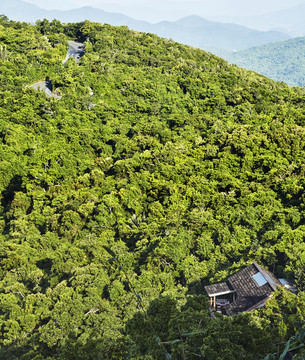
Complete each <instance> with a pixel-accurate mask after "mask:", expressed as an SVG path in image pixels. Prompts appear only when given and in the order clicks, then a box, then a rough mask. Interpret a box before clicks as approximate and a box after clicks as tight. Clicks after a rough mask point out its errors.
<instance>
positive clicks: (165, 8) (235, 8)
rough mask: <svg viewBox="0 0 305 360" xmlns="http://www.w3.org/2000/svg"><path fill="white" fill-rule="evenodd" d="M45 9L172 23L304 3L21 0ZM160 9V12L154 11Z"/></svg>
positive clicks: (266, 0) (277, 0)
mask: <svg viewBox="0 0 305 360" xmlns="http://www.w3.org/2000/svg"><path fill="white" fill-rule="evenodd" d="M23 1H26V2H29V3H32V4H35V5H38V6H39V7H41V8H45V9H62V10H64V9H69V8H70V9H71V8H73V7H81V6H94V7H98V8H101V9H103V10H106V11H115V12H121V13H124V14H126V15H129V16H132V17H135V18H142V19H143V20H148V21H149V20H151V21H159V20H174V19H175V18H179V17H183V16H185V15H191V14H197V15H201V16H203V17H213V16H241V15H260V14H265V13H268V12H273V11H276V10H282V9H287V8H291V7H293V6H296V5H299V4H304V3H305V0H289V1H287V0H255V1H249V0H52V1H50V0H23ZM158 8H160V9H161V8H162V12H161V11H158Z"/></svg>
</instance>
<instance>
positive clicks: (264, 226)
mask: <svg viewBox="0 0 305 360" xmlns="http://www.w3.org/2000/svg"><path fill="white" fill-rule="evenodd" d="M71 38H73V39H74V40H83V41H85V45H86V54H85V56H84V57H82V58H81V59H80V62H79V63H78V64H76V62H75V61H74V60H73V59H69V60H68V61H67V63H66V64H65V66H63V65H62V61H63V60H64V59H65V56H66V51H67V41H68V40H70V39H71ZM0 46H1V48H0V49H1V53H0V55H1V58H0V69H1V71H0V84H1V85H0V156H1V159H0V172H1V178H0V265H1V267H0V346H1V348H0V358H3V359H5V358H8V359H20V360H27V359H50V358H57V359H65V360H70V359H71V360H72V359H88V360H89V359H99V358H101V359H128V356H129V358H131V357H130V356H135V357H134V359H136V358H137V356H147V357H146V359H159V358H160V357H159V356H162V357H163V356H164V357H165V356H167V357H168V356H169V354H170V355H171V356H172V358H177V359H180V358H181V356H183V355H181V354H183V351H184V352H185V354H186V353H187V354H188V355H187V358H188V359H192V356H193V355H191V354H193V352H195V353H196V354H201V355H200V356H202V357H203V358H204V356H208V357H209V358H210V359H212V358H213V357H214V358H215V356H216V355H215V351H216V350H215V347H218V346H219V344H217V342H215V341H216V340H215V339H214V340H213V341H214V342H213V341H212V339H211V340H209V341H208V340H205V339H208V336H209V334H211V333H213V332H214V333H216V332H218V329H219V327H221V326H223V327H225V328H227V329H228V331H233V330H234V329H235V330H234V331H236V333H234V341H235V342H232V341H231V340H230V338H228V337H224V338H221V337H220V338H219V342H221V343H227V342H228V341H229V342H230V343H231V344H232V347H230V348H229V347H228V353H226V352H223V353H221V356H222V358H223V359H229V358H232V357H235V358H238V357H236V356H237V355H236V354H237V353H240V354H242V356H244V357H246V358H248V359H252V358H254V356H255V355H257V354H259V356H260V355H262V357H263V356H265V355H266V354H267V353H268V352H272V351H273V350H274V349H273V348H272V346H270V348H269V347H268V345H267V344H266V345H264V347H262V346H261V344H262V342H261V339H262V332H264V331H265V332H266V333H267V334H268V331H269V328H268V324H267V325H266V324H265V323H264V321H263V320H261V319H260V317H258V320H257V319H256V318H255V319H256V320H255V319H252V318H251V317H243V316H241V317H238V318H237V319H217V320H215V322H210V321H209V320H208V315H207V313H206V301H205V299H203V298H202V297H199V298H197V297H192V296H190V297H186V294H187V293H188V292H190V293H191V292H194V289H195V290H196V291H197V292H200V291H201V292H202V285H204V284H206V283H208V282H210V281H217V280H223V279H224V278H226V277H227V276H228V275H229V274H231V273H233V272H235V271H237V270H238V269H240V268H242V267H243V266H244V265H246V264H248V263H250V262H252V261H253V260H256V261H258V262H260V263H261V264H262V265H264V266H266V267H269V268H270V269H274V270H275V271H276V273H277V274H278V275H283V274H286V275H289V276H290V277H291V278H293V277H294V276H295V277H296V278H297V279H298V282H299V283H300V284H301V283H302V281H303V279H302V274H300V272H299V271H298V269H299V264H300V263H303V262H304V254H305V246H304V241H303V239H304V232H305V230H304V210H305V208H304V207H305V203H304V196H303V193H304V184H305V182H304V180H305V172H304V157H305V150H304V149H305V131H304V123H305V113H304V95H305V93H304V90H302V89H301V88H295V89H292V88H289V87H288V86H286V85H284V84H278V83H276V82H273V81H271V80H268V79H267V78H265V77H262V76H259V75H257V74H255V73H252V72H247V71H245V70H243V69H239V68H238V67H235V66H230V65H228V64H227V63H226V62H225V61H224V60H222V59H220V58H217V57H215V56H213V55H211V54H209V53H206V52H203V51H201V50H198V49H193V48H190V47H186V46H183V45H180V44H177V43H174V42H173V41H168V40H163V39H160V38H158V37H157V36H155V35H152V34H141V33H137V32H134V31H129V30H128V28H126V27H117V28H116V27H111V26H109V25H104V26H102V25H100V24H94V23H91V22H88V21H85V22H83V23H78V24H66V25H62V24H60V23H59V22H57V21H56V20H54V21H52V22H48V21H45V20H43V21H38V22H37V24H36V25H35V26H32V25H29V24H21V23H15V22H11V21H8V20H7V19H5V18H3V19H2V20H1V24H0ZM46 79H48V80H50V81H52V83H53V87H54V89H57V91H58V92H59V93H60V94H61V96H62V99H61V100H58V99H55V98H48V97H46V96H45V94H44V93H43V92H40V91H35V90H34V89H32V88H31V87H29V86H28V85H31V84H33V83H35V82H38V81H42V80H46ZM117 259H118V260H117ZM109 260H110V261H109ZM200 289H201V290H200ZM154 299H157V300H155V301H156V302H151V301H153V300H154ZM156 304H159V305H160V307H159V306H157V307H156ZM285 306H286V305H285ZM285 306H284V307H285ZM162 309H163V310H162ZM145 314H146V315H147V316H146V315H145ZM145 316H146V317H145ZM147 318H150V319H151V320H150V321H151V322H152V323H153V322H156V324H153V329H154V330H152V328H151V326H150V325H149V324H148V325H147V321H148V320H147ZM198 319H201V320H202V321H201V320H200V321H199V320H198ZM255 321H257V323H258V324H256V325H253V322H255ZM260 321H261V323H262V324H263V325H261V323H260ZM126 324H128V326H127V328H126V329H125V326H126ZM137 324H141V326H140V327H139V328H137ZM276 326H277V325H276ZM245 328H246V329H249V334H252V333H253V335H251V336H252V338H251V339H253V341H252V340H251V341H250V339H249V344H241V340H240V339H241V334H242V333H243V331H245V330H244V329H245ZM287 329H288V330H287V331H286V333H285V332H284V333H283V334H281V335H280V336H282V338H281V341H284V340H286V339H288V336H290V335H291V331H292V329H291V328H289V326H288V325H287ZM197 332H199V333H200V334H198V333H197ZM126 333H127V334H128V336H126ZM183 334H191V335H183ZM249 336H250V335H249ZM278 336H279V332H275V333H274V338H273V340H272V341H270V342H269V343H270V344H271V345H273V343H275V340H274V339H275V338H276V337H278ZM133 338H134V339H135V340H132V339H133ZM181 338H182V340H181ZM265 338H266V339H267V340H269V337H268V336H267V337H266V336H265ZM176 340H177V341H176ZM132 341H134V342H132ZM159 342H160V346H159V345H158V343H159ZM264 344H265V343H264ZM182 345H183V349H184V350H182ZM164 349H165V350H166V351H165V350H164ZM146 351H147V354H146V353H145V352H146ZM166 354H168V355H166ZM149 356H150V357H149ZM194 356H195V355H194ZM226 356H227V357H226ZM140 358H141V357H139V358H138V359H140Z"/></svg>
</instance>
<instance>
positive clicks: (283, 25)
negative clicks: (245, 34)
mask: <svg viewBox="0 0 305 360" xmlns="http://www.w3.org/2000/svg"><path fill="white" fill-rule="evenodd" d="M304 17H305V4H300V5H298V6H295V7H292V8H290V9H285V10H280V11H275V12H270V13H268V14H265V15H260V16H231V17H223V16H222V17H213V19H218V21H224V22H234V23H236V24H240V25H243V26H248V27H250V28H253V29H257V30H264V31H266V30H273V29H276V30H278V31H284V32H287V33H290V34H291V36H302V35H305V22H304Z"/></svg>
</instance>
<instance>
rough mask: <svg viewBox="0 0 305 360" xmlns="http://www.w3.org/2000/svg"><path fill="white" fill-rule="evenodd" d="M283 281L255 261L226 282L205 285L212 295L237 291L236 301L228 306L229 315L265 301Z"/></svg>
mask: <svg viewBox="0 0 305 360" xmlns="http://www.w3.org/2000/svg"><path fill="white" fill-rule="evenodd" d="M278 285H281V283H280V282H279V281H278V279H277V278H276V277H275V276H274V275H273V274H272V273H271V272H270V271H268V270H266V269H264V268H262V267H261V266H259V265H258V264H256V263H255V262H254V263H253V264H251V265H249V266H247V267H245V268H244V269H242V270H240V271H238V272H237V273H235V274H233V275H232V276H230V277H229V278H228V280H227V281H226V282H223V283H220V284H214V285H208V286H205V290H206V291H207V293H208V295H209V296H210V297H212V296H219V295H225V294H228V293H231V292H235V301H233V302H232V303H230V305H228V306H227V307H226V312H227V314H228V315H233V314H237V313H239V312H243V311H248V310H250V309H253V308H255V307H256V306H257V305H260V304H262V303H264V301H265V300H267V299H268V298H269V297H270V295H271V294H272V293H273V291H274V290H275V289H276V287H277V286H278Z"/></svg>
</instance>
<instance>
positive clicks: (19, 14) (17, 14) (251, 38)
mask: <svg viewBox="0 0 305 360" xmlns="http://www.w3.org/2000/svg"><path fill="white" fill-rule="evenodd" d="M0 13H3V14H6V15H7V16H8V17H9V18H11V19H13V20H19V21H27V22H35V21H36V19H41V20H42V19H43V18H46V19H49V20H53V19H58V20H60V21H62V22H78V21H84V20H86V19H87V20H91V21H97V22H100V23H107V24H111V25H116V26H118V25H126V26H128V27H129V28H130V29H134V30H137V31H144V32H151V33H154V34H157V35H159V36H162V37H165V38H172V39H173V40H175V41H179V42H181V43H184V44H188V45H191V46H195V47H199V48H202V49H207V48H210V47H216V48H223V49H225V50H241V49H247V48H249V47H253V46H258V45H263V44H266V43H269V42H275V41H281V40H286V39H288V38H289V36H288V35H287V34H284V33H281V32H276V31H268V32H262V31H257V30H253V29H248V28H246V27H243V26H240V25H234V24H224V23H217V22H211V21H208V20H205V19H203V18H201V17H199V16H189V17H185V18H184V19H181V20H179V21H176V22H168V21H162V22H160V23H157V24H150V23H148V22H144V21H139V20H135V19H132V18H130V17H128V16H125V15H123V14H119V13H111V12H106V11H103V10H101V9H96V8H93V7H90V6H86V7H82V8H78V9H72V10H66V11H58V10H43V9H40V8H38V7H36V6H34V5H30V4H28V3H26V2H24V1H21V0H13V1H10V0H5V1H4V2H1V4H0Z"/></svg>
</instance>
